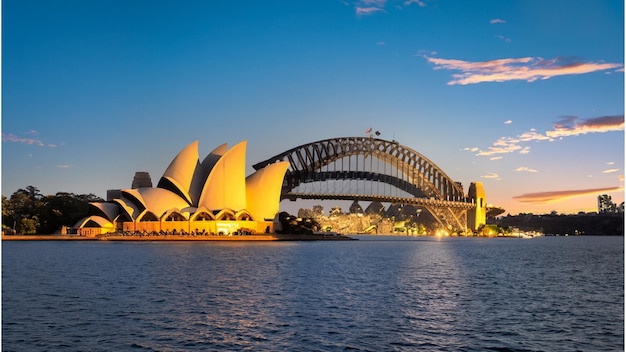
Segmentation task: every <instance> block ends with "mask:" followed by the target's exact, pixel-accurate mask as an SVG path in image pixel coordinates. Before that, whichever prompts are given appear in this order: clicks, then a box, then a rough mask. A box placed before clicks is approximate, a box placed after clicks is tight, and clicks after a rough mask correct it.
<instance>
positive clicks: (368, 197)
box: [281, 192, 476, 209]
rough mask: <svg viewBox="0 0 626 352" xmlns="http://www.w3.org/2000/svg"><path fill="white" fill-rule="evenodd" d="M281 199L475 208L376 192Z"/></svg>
mask: <svg viewBox="0 0 626 352" xmlns="http://www.w3.org/2000/svg"><path fill="white" fill-rule="evenodd" d="M281 199H289V200H296V199H319V200H331V199H332V200H351V201H354V200H357V201H378V202H381V203H401V204H412V205H421V206H435V207H449V208H462V209H474V208H476V204H475V203H467V202H456V201H448V200H439V199H430V198H407V197H394V196H381V195H374V194H322V193H317V194H315V193H294V192H289V193H287V194H283V195H281Z"/></svg>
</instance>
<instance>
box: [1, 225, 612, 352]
mask: <svg viewBox="0 0 626 352" xmlns="http://www.w3.org/2000/svg"><path fill="white" fill-rule="evenodd" d="M2 350H3V351H241V350H251V351H343V350H355V351H422V350H423V351H623V350H624V238H623V237H591V236H590V237H571V236H570V237H544V238H534V239H530V240H525V239H481V238H446V239H442V240H437V239H436V238H432V237H427V238H407V237H381V238H372V237H361V240H360V241H347V242H247V243H240V242H100V241H97V242H78V241H76V242H3V243H2Z"/></svg>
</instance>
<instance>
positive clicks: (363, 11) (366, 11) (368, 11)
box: [356, 6, 386, 15]
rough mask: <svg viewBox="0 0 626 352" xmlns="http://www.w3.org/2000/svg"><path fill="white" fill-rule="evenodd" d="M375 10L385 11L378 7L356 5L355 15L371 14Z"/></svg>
mask: <svg viewBox="0 0 626 352" xmlns="http://www.w3.org/2000/svg"><path fill="white" fill-rule="evenodd" d="M377 12H386V11H385V9H383V8H379V7H358V6H357V7H356V14H357V15H371V14H374V13H377Z"/></svg>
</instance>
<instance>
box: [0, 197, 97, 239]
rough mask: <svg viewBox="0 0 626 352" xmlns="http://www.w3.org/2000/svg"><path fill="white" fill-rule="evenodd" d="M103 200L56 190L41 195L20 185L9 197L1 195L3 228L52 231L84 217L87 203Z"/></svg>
mask: <svg viewBox="0 0 626 352" xmlns="http://www.w3.org/2000/svg"><path fill="white" fill-rule="evenodd" d="M102 201H104V199H102V198H100V197H98V196H96V195H94V194H91V193H90V194H74V193H67V192H57V193H56V194H55V195H48V196H44V195H42V194H41V192H40V191H39V189H37V187H34V186H28V187H26V188H23V189H22V188H20V189H18V190H17V191H15V193H13V194H12V195H11V197H10V198H7V197H5V196H4V195H3V196H2V231H3V232H4V233H8V232H12V231H15V233H18V234H52V233H55V232H58V231H59V230H60V229H61V227H62V226H68V227H70V226H73V225H75V224H76V223H77V222H78V221H79V220H80V219H82V218H84V217H86V216H87V215H88V213H89V203H90V202H102Z"/></svg>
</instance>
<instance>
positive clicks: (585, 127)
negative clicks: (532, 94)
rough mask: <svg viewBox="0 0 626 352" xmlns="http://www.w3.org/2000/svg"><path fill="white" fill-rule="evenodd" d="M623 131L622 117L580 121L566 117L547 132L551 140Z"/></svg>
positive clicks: (573, 117) (579, 119) (604, 117)
mask: <svg viewBox="0 0 626 352" xmlns="http://www.w3.org/2000/svg"><path fill="white" fill-rule="evenodd" d="M623 130H624V115H615V116H601V117H595V118H591V119H581V118H578V117H576V116H568V117H565V118H564V119H563V120H561V121H559V122H557V123H556V124H555V125H554V130H552V131H547V132H546V135H547V136H549V137H551V138H558V137H565V136H577V135H580V134H587V133H602V132H613V131H623Z"/></svg>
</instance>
